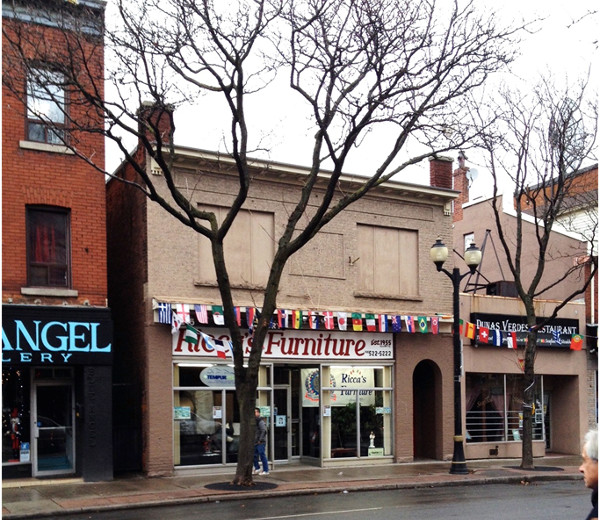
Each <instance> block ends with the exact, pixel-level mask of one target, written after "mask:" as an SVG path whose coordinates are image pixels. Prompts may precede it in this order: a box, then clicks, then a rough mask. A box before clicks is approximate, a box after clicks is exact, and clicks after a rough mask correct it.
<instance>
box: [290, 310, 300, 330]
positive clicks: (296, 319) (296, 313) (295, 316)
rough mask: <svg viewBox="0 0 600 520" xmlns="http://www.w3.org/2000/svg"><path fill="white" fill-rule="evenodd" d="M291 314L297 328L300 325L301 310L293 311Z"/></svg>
mask: <svg viewBox="0 0 600 520" xmlns="http://www.w3.org/2000/svg"><path fill="white" fill-rule="evenodd" d="M292 316H293V323H294V328H295V329H299V328H300V327H302V311H293V312H292Z"/></svg>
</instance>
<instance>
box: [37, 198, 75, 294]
mask: <svg viewBox="0 0 600 520" xmlns="http://www.w3.org/2000/svg"><path fill="white" fill-rule="evenodd" d="M69 220H70V219H69V211H68V210H66V209H63V208H55V207H49V206H47V207H39V206H29V207H28V208H27V265H28V273H27V275H28V285H29V286H30V287H69V286H70V273H69V265H70V248H71V238H70V232H69V229H70V222H69Z"/></svg>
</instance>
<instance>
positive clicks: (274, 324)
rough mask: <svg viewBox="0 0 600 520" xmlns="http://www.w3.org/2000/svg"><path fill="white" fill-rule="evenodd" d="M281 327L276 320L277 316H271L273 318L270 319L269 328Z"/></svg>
mask: <svg viewBox="0 0 600 520" xmlns="http://www.w3.org/2000/svg"><path fill="white" fill-rule="evenodd" d="M278 328H279V327H278V326H277V321H276V320H275V318H273V316H271V318H270V319H269V329H270V330H275V329H278Z"/></svg>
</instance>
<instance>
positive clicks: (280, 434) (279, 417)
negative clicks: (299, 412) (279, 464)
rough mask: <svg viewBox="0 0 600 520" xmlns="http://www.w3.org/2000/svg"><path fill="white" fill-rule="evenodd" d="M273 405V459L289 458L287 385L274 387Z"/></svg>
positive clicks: (288, 401) (289, 422) (290, 444)
mask: <svg viewBox="0 0 600 520" xmlns="http://www.w3.org/2000/svg"><path fill="white" fill-rule="evenodd" d="M273 406H274V409H273V415H274V424H273V427H274V436H275V441H274V446H275V450H274V455H275V460H278V461H282V460H289V459H290V458H291V456H292V450H291V448H292V443H291V435H290V434H291V416H290V415H291V414H290V409H291V403H290V388H289V386H285V387H275V388H274V390H273Z"/></svg>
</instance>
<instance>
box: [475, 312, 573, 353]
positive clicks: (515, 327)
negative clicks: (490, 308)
mask: <svg viewBox="0 0 600 520" xmlns="http://www.w3.org/2000/svg"><path fill="white" fill-rule="evenodd" d="M471 321H472V322H473V323H474V324H475V325H476V326H477V327H478V328H479V327H487V328H488V329H490V330H499V331H501V332H502V334H503V336H504V337H506V335H507V334H508V333H509V332H515V333H516V335H517V345H519V346H523V345H525V342H526V340H527V331H528V329H529V327H528V325H527V318H526V317H525V316H512V315H504V314H486V313H472V314H471ZM540 321H541V318H538V323H539V322H540ZM573 334H579V321H578V320H575V319H570V318H555V319H554V320H552V321H551V322H550V323H549V324H547V325H545V326H544V327H542V328H541V329H540V330H539V331H538V336H537V346H538V347H555V348H557V347H562V348H569V347H570V345H571V337H572V336H573ZM504 346H506V340H504Z"/></svg>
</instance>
